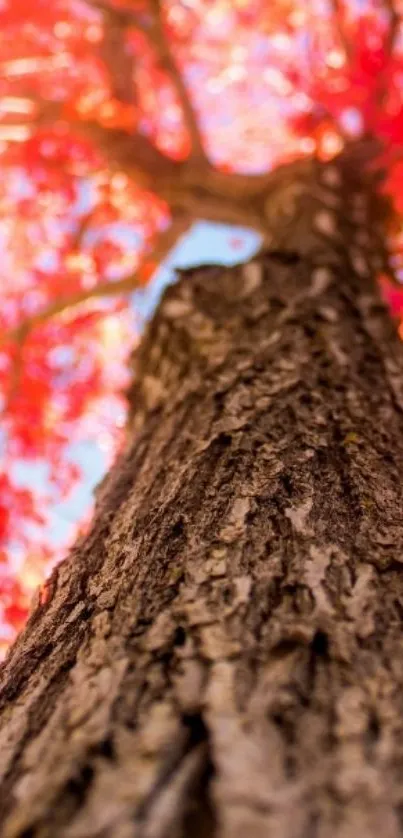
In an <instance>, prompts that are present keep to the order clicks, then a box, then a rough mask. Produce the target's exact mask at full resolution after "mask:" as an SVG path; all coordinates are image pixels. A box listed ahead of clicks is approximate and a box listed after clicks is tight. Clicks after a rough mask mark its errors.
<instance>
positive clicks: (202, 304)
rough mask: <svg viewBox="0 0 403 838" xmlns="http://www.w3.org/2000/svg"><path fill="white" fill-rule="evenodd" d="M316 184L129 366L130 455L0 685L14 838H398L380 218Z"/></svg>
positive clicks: (394, 422) (390, 421)
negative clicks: (265, 245) (257, 247)
mask: <svg viewBox="0 0 403 838" xmlns="http://www.w3.org/2000/svg"><path fill="white" fill-rule="evenodd" d="M303 172H304V174H303V178H302V181H301V183H302V188H298V189H297V188H295V189H290V185H289V182H288V180H287V178H285V181H284V186H285V188H284V191H283V192H281V183H280V184H279V192H278V193H277V194H276V196H274V195H273V194H272V195H271V202H272V203H271V205H270V208H269V209H270V212H269V211H268V204H267V201H268V199H266V201H263V202H262V207H261V210H262V213H263V215H264V213H266V215H267V214H268V215H269V216H270V235H271V237H272V239H271V242H270V245H269V249H268V250H267V249H266V250H264V251H263V252H262V253H260V254H259V255H257V256H256V257H255V259H253V260H252V261H251V262H249V263H248V264H247V265H245V266H243V265H238V266H235V267H232V268H224V267H222V266H214V265H210V266H204V267H198V268H195V269H192V270H187V271H185V272H182V274H181V276H180V279H179V281H178V283H177V284H176V285H175V286H174V287H172V288H170V289H169V290H168V291H166V293H165V295H164V297H163V300H162V302H161V305H160V307H159V310H158V312H157V314H156V316H155V317H154V319H153V321H152V322H151V324H150V326H149V327H148V330H147V333H146V335H145V337H144V340H143V342H142V344H141V346H140V348H139V349H138V350H137V351H136V353H135V356H134V357H133V370H134V381H133V385H132V387H131V390H130V394H129V397H130V403H131V413H130V424H129V429H128V443H127V447H126V450H125V451H124V452H123V454H122V456H121V458H120V460H119V461H118V463H117V464H116V465H115V467H114V468H113V470H112V471H111V473H110V474H109V476H108V477H107V479H106V480H105V481H104V482H103V484H102V486H101V487H100V489H99V491H98V498H97V512H96V516H95V519H94V524H93V527H92V529H91V531H90V533H89V535H88V536H86V537H85V538H84V539H82V540H81V541H80V542H79V543H78V544H77V545H76V546H75V548H74V549H73V551H72V553H71V555H70V556H69V557H68V558H67V559H66V560H65V562H63V563H62V564H61V565H60V566H59V568H58V569H57V570H56V571H55V573H54V575H53V577H52V579H51V580H50V582H49V584H48V587H47V590H46V596H43V597H42V598H41V601H40V602H38V604H37V607H36V609H35V610H34V611H33V613H32V615H31V618H30V621H29V623H28V626H27V629H26V630H25V632H24V633H23V634H22V635H21V637H20V638H19V639H18V641H17V643H16V644H15V646H14V647H13V649H12V650H11V653H10V655H9V657H8V659H7V661H6V663H5V664H4V666H3V671H2V692H1V700H0V791H1V798H0V799H1V802H0V813H1V814H0V823H1V835H2V838H3V836H4V838H17V836H18V838H23V836H24V837H25V838H28V836H31V838H39V836H41V838H45V837H46V838H59V836H60V838H106V836H108V838H129V837H130V838H185V836H195V838H241V836H248V838H271V836H273V838H274V836H275V838H314V836H315V838H349V837H350V836H353V835H354V836H356V835H360V836H362V838H370V836H375V835H378V833H379V832H380V831H381V830H382V831H383V834H384V835H385V836H388V838H395V836H396V838H397V836H399V835H401V834H402V831H403V816H402V811H403V809H402V805H403V792H402V787H401V777H402V772H403V721H402V718H403V715H402V709H403V708H402V694H403V693H402V687H403V667H402V664H401V660H402V657H403V656H402V651H403V640H402V633H401V620H402V610H403V577H402V570H401V561H402V559H401V547H402V541H403V524H402V521H401V511H402V489H401V480H400V475H401V473H402V467H403V389H402V387H403V379H402V370H403V360H402V351H401V347H400V344H399V341H398V339H397V336H396V335H395V331H394V327H393V325H392V323H391V322H390V320H389V317H388V314H387V311H386V309H385V307H384V305H383V304H382V302H381V300H380V297H379V293H378V290H377V286H376V282H375V279H374V277H375V273H376V270H377V264H378V263H379V261H380V260H382V259H383V229H382V224H383V215H382V213H383V209H382V207H383V205H382V204H381V202H378V200H377V198H376V195H375V193H372V192H371V191H370V188H369V186H367V185H366V184H365V183H364V182H360V181H359V179H358V178H357V176H356V175H355V174H354V172H352V171H350V170H347V169H346V167H343V165H342V164H340V166H339V165H336V164H333V165H332V166H331V167H330V166H329V167H326V166H324V167H321V166H317V165H316V164H315V166H311V167H310V168H309V167H305V168H303ZM293 176H295V170H293ZM291 181H292V178H291ZM280 199H281V200H280ZM275 206H276V207H277V209H278V208H279V207H280V206H281V208H282V210H281V213H279V214H276V212H274V208H275ZM256 212H257V208H256ZM326 214H327V215H326ZM276 218H277V219H278V220H277V222H276ZM276 225H277V226H276ZM365 231H366V232H367V233H368V232H369V233H370V236H369V240H368V239H367V242H366V243H365V242H364V240H363V235H362V234H363V232H365ZM359 236H360V241H359V240H358V237H359ZM358 255H359V256H360V257H361V261H360V262H357V256H358ZM359 265H361V268H362V270H359Z"/></svg>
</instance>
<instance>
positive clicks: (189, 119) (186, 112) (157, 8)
mask: <svg viewBox="0 0 403 838" xmlns="http://www.w3.org/2000/svg"><path fill="white" fill-rule="evenodd" d="M150 5H151V7H152V9H153V12H154V14H153V26H152V28H151V32H150V36H151V39H152V42H153V44H154V46H155V48H156V49H157V51H158V54H159V56H160V59H161V63H162V65H163V67H164V69H165V70H166V71H167V73H168V75H169V76H170V79H171V81H172V83H173V85H174V87H175V89H176V92H177V95H178V98H179V101H180V104H181V108H182V112H183V116H184V119H185V122H186V126H187V129H188V131H189V135H190V141H191V145H192V154H193V155H194V156H195V157H198V158H200V159H201V160H205V161H206V162H207V155H206V152H205V150H204V144H203V140H202V137H201V132H200V127H199V121H198V118H197V116H196V112H195V110H194V107H193V104H192V102H191V99H190V96H189V91H188V89H187V87H186V84H185V81H184V79H183V76H182V73H181V71H180V70H179V67H178V65H177V63H176V61H175V59H174V57H173V54H172V51H171V48H170V46H169V43H168V39H167V37H166V33H165V29H164V24H163V20H162V9H161V0H150Z"/></svg>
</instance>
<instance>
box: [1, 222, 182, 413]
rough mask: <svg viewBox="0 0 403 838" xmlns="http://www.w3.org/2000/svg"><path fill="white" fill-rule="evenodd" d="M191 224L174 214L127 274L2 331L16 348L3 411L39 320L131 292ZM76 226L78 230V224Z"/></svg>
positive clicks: (63, 299) (16, 385)
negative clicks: (93, 301) (97, 300)
mask: <svg viewBox="0 0 403 838" xmlns="http://www.w3.org/2000/svg"><path fill="white" fill-rule="evenodd" d="M191 225H192V218H191V217H190V216H186V215H184V214H177V215H174V216H173V220H172V223H171V225H170V227H168V229H167V230H164V231H163V232H162V233H160V234H159V235H158V236H157V237H156V239H155V241H154V243H153V245H152V247H151V249H150V250H149V252H147V251H145V253H144V255H143V258H142V261H141V264H140V265H139V267H138V269H137V271H135V272H134V273H132V274H129V275H128V276H126V277H124V278H123V279H120V280H118V281H117V282H111V281H108V282H100V283H99V284H98V285H96V286H95V287H94V288H85V289H82V290H80V291H77V292H76V293H75V294H71V295H69V296H68V297H60V298H59V299H57V300H55V301H54V302H53V303H50V304H49V305H48V306H46V307H45V308H43V309H42V311H39V312H38V313H37V314H34V315H33V316H32V317H29V318H26V319H25V320H23V322H22V323H20V325H19V326H17V328H16V329H12V330H11V331H9V332H6V333H5V335H3V336H2V337H1V338H0V346H1V344H4V343H6V342H7V341H13V342H14V343H15V344H16V346H17V352H16V355H15V358H14V361H13V366H12V370H11V373H10V380H11V383H10V388H9V393H8V397H7V400H6V403H5V405H4V407H3V411H2V412H3V414H5V413H6V412H7V411H8V410H9V408H10V406H11V403H12V401H13V399H14V398H15V396H16V394H17V392H18V389H19V385H20V381H21V374H22V370H23V349H24V346H25V343H26V341H27V338H28V337H29V335H30V334H31V332H32V331H33V330H34V329H35V328H36V327H37V326H40V325H42V323H46V322H47V321H48V320H51V319H52V318H53V317H55V316H56V315H58V314H61V313H62V312H65V311H68V310H69V309H73V308H75V307H76V306H78V305H80V304H81V303H84V302H87V300H92V299H96V298H100V297H102V298H105V297H118V296H120V295H127V294H131V293H132V292H133V291H134V290H135V289H136V288H137V287H138V286H139V282H140V281H141V273H142V270H143V269H144V268H145V267H146V266H147V265H148V264H149V263H150V262H151V263H153V264H154V263H155V267H156V268H157V267H158V265H160V264H161V262H163V260H164V259H165V258H166V256H167V255H168V254H169V252H170V251H171V250H172V248H173V247H174V245H175V244H176V243H177V242H178V240H179V239H180V238H181V237H182V236H183V235H184V234H185V233H186V232H187V231H188V230H189V228H190V227H191ZM79 229H80V233H81V226H80V228H79Z"/></svg>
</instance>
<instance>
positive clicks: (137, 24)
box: [87, 0, 207, 162]
mask: <svg viewBox="0 0 403 838" xmlns="http://www.w3.org/2000/svg"><path fill="white" fill-rule="evenodd" d="M87 2H88V3H89V4H90V5H91V6H93V7H95V8H97V9H99V10H100V11H101V12H102V13H103V15H104V16H105V19H106V22H107V23H108V25H109V21H110V23H111V26H112V27H115V29H117V31H119V30H120V32H122V30H123V29H124V28H127V27H129V26H131V27H134V28H136V29H139V30H140V31H141V32H142V33H143V34H144V35H146V37H147V38H148V39H149V41H150V42H151V44H152V45H153V47H154V49H155V50H156V52H157V55H158V58H159V61H160V63H161V65H162V66H163V68H164V69H165V71H166V72H167V74H168V76H169V77H170V79H171V82H172V84H173V86H174V88H175V90H176V93H177V96H178V99H179V102H180V105H181V108H182V113H183V118H184V120H185V124H186V128H187V130H188V132H189V136H190V141H191V148H192V156H194V157H197V158H199V160H204V161H205V162H207V155H206V152H205V150H204V144H203V140H202V137H201V132H200V126H199V120H198V117H197V115H196V112H195V109H194V107H193V103H192V101H191V98H190V95H189V91H188V89H187V86H186V84H185V81H184V79H183V76H182V73H181V71H180V69H179V67H178V64H177V62H176V61H175V58H174V55H173V53H172V50H171V48H170V45H169V42H168V38H167V36H166V32H165V29H164V24H163V20H162V8H161V2H160V0H150V10H151V20H150V23H149V25H147V24H146V23H145V22H144V20H142V19H140V18H139V15H138V14H137V13H136V12H135V11H133V10H132V9H129V8H123V9H122V8H120V9H113V8H111V7H110V6H109V4H108V3H107V2H104V0H87ZM108 67H110V62H109V61H108Z"/></svg>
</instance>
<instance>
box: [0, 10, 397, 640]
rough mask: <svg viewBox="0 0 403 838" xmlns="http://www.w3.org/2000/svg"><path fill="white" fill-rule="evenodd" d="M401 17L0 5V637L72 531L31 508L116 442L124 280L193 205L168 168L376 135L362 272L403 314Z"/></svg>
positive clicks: (258, 163)
mask: <svg viewBox="0 0 403 838" xmlns="http://www.w3.org/2000/svg"><path fill="white" fill-rule="evenodd" d="M401 12H402V9H401V7H400V6H399V5H398V2H397V0H395V2H394V3H393V2H392V0H385V2H375V0H374V2H373V3H362V2H360V3H358V2H353V1H352V2H343V0H327V2H325V0H315V2H312V3H308V4H307V3H302V2H298V0H295V2H293V1H292V0H273V2H270V3H268V2H267V0H231V2H229V0H165V2H162V0H53V2H49V0H35V3H34V4H30V6H29V10H28V11H27V4H26V2H22V0H4V2H3V3H2V4H1V6H0V32H1V36H0V68H1V81H0V163H1V167H2V178H1V181H0V242H1V253H2V259H1V265H2V273H1V282H2V284H1V307H0V330H1V331H0V334H1V337H0V399H1V408H2V422H1V431H0V433H1V436H0V441H1V455H2V456H1V465H0V469H1V470H0V602H1V610H0V650H1V649H3V650H4V648H5V647H6V646H7V644H8V643H9V641H10V639H12V637H13V636H14V634H15V631H16V630H18V629H19V627H20V626H21V625H22V624H23V622H24V620H25V617H26V612H27V608H28V607H29V602H30V599H31V597H32V594H33V591H34V590H35V588H36V587H37V585H38V584H40V583H41V582H42V580H43V578H44V574H45V572H46V571H47V570H48V568H49V567H50V566H51V565H52V563H54V562H55V561H57V560H58V559H59V557H60V556H61V555H62V553H63V551H64V550H65V549H66V546H67V544H68V543H69V542H71V541H72V539H73V538H74V537H75V535H76V533H77V529H78V528H79V527H82V526H85V522H83V521H79V522H77V523H74V522H72V524H71V528H70V531H69V533H68V536H66V538H65V539H64V542H63V543H61V544H59V545H57V546H55V545H54V544H53V545H52V543H51V542H50V541H49V535H48V527H47V521H48V517H49V510H51V508H52V506H54V505H55V504H56V503H57V502H60V501H61V500H62V499H63V498H65V497H67V496H68V495H69V493H71V492H72V491H73V489H74V487H75V486H77V485H78V483H79V481H80V479H81V472H80V467H79V465H78V464H77V462H76V460H75V459H74V458H73V456H72V453H71V452H72V445H74V443H76V442H79V441H80V440H84V439H93V440H94V441H95V442H96V444H97V445H98V446H99V447H100V450H101V451H102V452H103V456H104V458H105V467H106V466H107V465H108V463H110V462H111V461H112V459H113V457H114V456H115V454H116V451H117V449H118V447H119V445H120V444H121V443H122V435H123V426H124V421H125V399H124V389H125V387H126V385H127V378H128V376H127V372H126V366H125V362H126V360H127V355H128V352H129V351H130V349H131V348H132V346H133V343H134V340H135V336H136V333H137V324H136V319H135V304H134V305H133V301H131V296H130V295H131V294H132V292H134V291H135V289H136V288H138V287H141V286H145V285H146V284H147V283H148V282H149V280H150V278H151V277H152V275H153V273H154V272H155V269H156V266H157V265H158V263H159V262H160V261H161V260H162V259H163V258H164V256H165V255H166V253H167V252H168V251H169V249H170V247H171V246H172V245H173V243H174V242H175V240H176V239H177V237H178V236H179V235H182V234H183V233H184V232H185V231H186V229H187V228H188V227H189V226H190V225H191V223H192V222H193V221H195V220H196V219H197V210H196V209H193V207H192V204H191V202H190V201H189V202H188V205H187V209H186V212H185V211H184V209H183V206H184V205H185V203H186V202H184V201H183V202H182V205H181V212H180V213H179V215H178V206H177V200H176V197H175V189H174V188H173V186H172V178H171V180H169V177H168V175H169V172H170V168H169V166H171V167H172V166H174V165H175V166H180V164H181V163H183V164H185V163H186V162H187V161H189V160H190V161H194V163H192V165H194V171H197V167H198V166H199V168H200V169H202V167H203V166H206V165H209V166H210V167H211V166H213V167H215V168H216V169H217V170H218V171H220V172H222V173H228V177H230V176H231V174H232V173H234V172H242V173H243V174H245V175H249V176H250V178H253V176H254V175H256V174H257V173H261V172H265V171H267V170H269V169H271V168H272V167H274V166H275V165H276V164H277V163H280V162H283V161H287V160H292V159H293V158H295V157H297V156H301V155H312V154H318V155H319V156H320V157H322V158H331V157H333V156H334V155H336V154H337V153H338V152H339V151H340V150H341V149H342V148H343V146H344V145H345V144H346V143H348V142H350V141H351V140H352V139H353V138H355V137H358V136H361V135H363V134H372V135H374V136H376V137H377V138H378V139H379V140H381V141H382V147H381V151H380V157H379V165H380V166H381V165H382V167H383V168H384V170H385V173H386V174H385V178H384V180H383V181H382V187H381V188H383V189H384V190H385V191H386V192H387V193H388V194H389V195H390V196H391V199H392V201H393V203H394V207H395V210H396V221H395V223H394V225H393V229H391V231H390V237H391V239H390V243H391V246H392V251H393V256H392V260H391V270H390V273H388V272H386V273H384V274H383V275H382V277H380V281H381V283H382V287H383V291H384V293H385V295H386V297H387V298H388V300H389V302H390V303H391V306H392V310H393V313H394V314H395V315H396V316H397V317H398V318H401V317H403V297H402V294H401V292H400V290H399V286H398V283H397V282H396V280H397V281H398V280H399V279H403V228H402V223H403V222H402V223H401V222H400V221H399V217H400V218H403V154H402V151H401V149H402V143H403V92H402V91H403V31H402V27H401ZM172 171H178V172H179V168H177V169H172ZM168 183H169V188H168V186H167V184H168ZM218 220H220V219H218ZM221 220H223V221H225V220H226V219H225V217H223V218H222V219H221ZM175 225H176V226H175ZM234 241H235V242H236V241H237V240H236V238H235V239H234ZM236 246H237V245H236V244H234V247H236ZM392 274H394V277H392ZM131 303H132V304H131ZM30 469H31V472H32V469H33V473H34V475H35V474H38V473H39V472H40V473H41V474H42V476H43V479H41V480H39V481H38V480H36V479H34V478H33V477H32V473H31V472H30ZM38 470H39V471H38ZM30 474H31V477H30V476H29V475H30ZM89 512H90V511H89V510H87V512H86V519H88V515H89Z"/></svg>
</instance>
